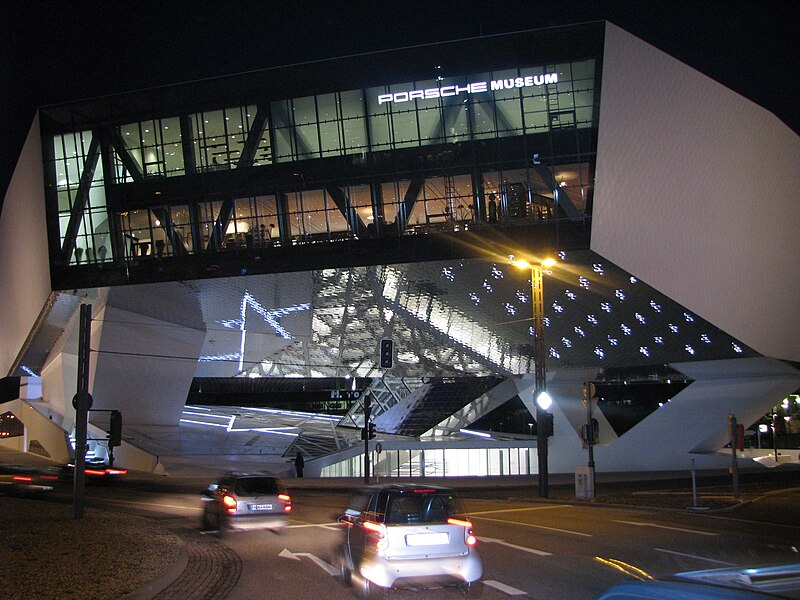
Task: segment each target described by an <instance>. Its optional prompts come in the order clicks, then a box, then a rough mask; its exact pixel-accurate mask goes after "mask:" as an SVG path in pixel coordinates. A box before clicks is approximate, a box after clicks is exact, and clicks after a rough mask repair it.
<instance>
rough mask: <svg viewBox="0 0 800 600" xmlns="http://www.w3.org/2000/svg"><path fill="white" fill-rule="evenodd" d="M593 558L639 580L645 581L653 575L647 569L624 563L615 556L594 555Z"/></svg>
mask: <svg viewBox="0 0 800 600" xmlns="http://www.w3.org/2000/svg"><path fill="white" fill-rule="evenodd" d="M594 559H595V560H596V561H597V562H599V563H602V564H604V565H606V566H607V567H611V568H612V569H616V570H617V571H620V572H621V573H625V574H626V575H630V576H631V577H634V578H635V579H638V580H639V581H645V580H648V579H653V576H652V575H650V573H648V572H647V571H643V570H642V569H640V568H639V567H635V566H633V565H631V564H628V563H626V562H625V561H623V560H619V559H617V558H603V557H602V556H595V557H594Z"/></svg>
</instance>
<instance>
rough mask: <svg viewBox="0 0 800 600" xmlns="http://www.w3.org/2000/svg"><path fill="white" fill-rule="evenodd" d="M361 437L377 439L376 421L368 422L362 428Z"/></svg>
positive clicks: (363, 438)
mask: <svg viewBox="0 0 800 600" xmlns="http://www.w3.org/2000/svg"><path fill="white" fill-rule="evenodd" d="M361 439H362V440H374V439H375V423H367V426H366V427H362V428H361Z"/></svg>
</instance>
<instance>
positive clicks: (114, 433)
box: [108, 410, 122, 447]
mask: <svg viewBox="0 0 800 600" xmlns="http://www.w3.org/2000/svg"><path fill="white" fill-rule="evenodd" d="M108 445H109V446H111V447H113V446H121V445H122V413H121V412H120V411H118V410H112V411H111V425H110V427H109V432H108Z"/></svg>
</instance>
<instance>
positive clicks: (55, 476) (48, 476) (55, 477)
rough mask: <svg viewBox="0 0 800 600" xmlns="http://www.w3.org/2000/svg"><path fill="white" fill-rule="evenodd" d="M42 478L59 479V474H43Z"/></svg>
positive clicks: (48, 479)
mask: <svg viewBox="0 0 800 600" xmlns="http://www.w3.org/2000/svg"><path fill="white" fill-rule="evenodd" d="M42 479H46V480H47V481H56V480H57V479H58V475H42Z"/></svg>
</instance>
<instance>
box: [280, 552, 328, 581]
mask: <svg viewBox="0 0 800 600" xmlns="http://www.w3.org/2000/svg"><path fill="white" fill-rule="evenodd" d="M278 556H279V557H281V558H289V559H291V560H300V557H301V556H305V557H306V558H308V559H311V562H313V563H314V564H315V565H317V566H318V567H319V568H320V569H322V570H323V571H325V572H326V573H327V574H328V575H331V576H332V577H335V576H336V575H338V574H339V569H334V568H333V567H332V566H331V565H329V564H328V563H326V562H325V561H324V560H322V559H321V558H320V557H319V556H315V555H313V554H311V553H310V552H292V551H291V550H289V549H288V548H284V549H283V550H281V551H280V554H278Z"/></svg>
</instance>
